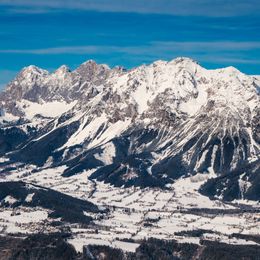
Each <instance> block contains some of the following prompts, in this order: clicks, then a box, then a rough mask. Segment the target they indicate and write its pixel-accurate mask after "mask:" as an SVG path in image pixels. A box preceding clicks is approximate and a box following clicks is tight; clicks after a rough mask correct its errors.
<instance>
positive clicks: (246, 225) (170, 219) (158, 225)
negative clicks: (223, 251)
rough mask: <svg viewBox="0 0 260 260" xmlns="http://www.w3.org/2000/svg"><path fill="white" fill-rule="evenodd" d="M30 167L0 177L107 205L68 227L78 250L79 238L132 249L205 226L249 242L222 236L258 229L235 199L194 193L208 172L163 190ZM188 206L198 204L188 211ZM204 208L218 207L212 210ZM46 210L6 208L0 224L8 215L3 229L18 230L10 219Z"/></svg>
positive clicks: (216, 235) (23, 219)
mask: <svg viewBox="0 0 260 260" xmlns="http://www.w3.org/2000/svg"><path fill="white" fill-rule="evenodd" d="M33 168H34V167H33V166H32V167H30V166H27V169H21V170H20V171H13V172H10V173H9V174H8V175H6V176H5V178H4V179H1V181H10V180H23V181H26V182H29V183H34V184H37V185H41V186H44V187H48V188H52V189H54V190H57V191H60V192H63V193H66V194H68V195H70V196H74V197H77V198H81V199H85V200H89V201H91V202H93V203H95V204H97V205H99V206H102V207H107V208H109V209H110V212H109V213H108V214H107V215H105V217H104V218H98V216H94V219H95V221H94V222H95V224H96V226H93V227H84V228H82V227H80V226H73V227H72V234H73V236H72V238H71V239H70V240H69V242H70V243H71V244H73V245H74V246H75V247H76V249H77V250H78V251H81V250H82V247H83V245H85V244H102V245H110V246H113V247H116V248H122V249H123V250H127V251H134V250H135V248H136V247H137V246H138V241H139V240H141V239H144V238H148V237H155V238H161V239H176V240H178V241H179V242H189V243H199V241H200V238H196V237H189V236H180V235H179V234H175V233H176V232H181V231H192V230H197V229H203V230H210V231H211V232H213V233H211V234H207V232H206V231H205V233H204V235H203V238H205V239H208V240H217V241H223V242H226V243H233V244H250V243H251V244H254V243H255V242H253V241H250V240H249V241H246V240H243V239H236V238H232V239H230V238H229V237H228V236H229V235H230V234H232V233H241V234H248V235H252V234H258V235H259V234H260V225H259V223H258V221H259V219H260V214H259V213H251V212H250V213H247V212H239V213H236V212H234V210H235V209H238V207H239V206H240V204H239V202H235V203H229V204H225V203H223V202H222V201H220V200H214V201H213V200H210V199H209V198H208V197H205V196H202V195H201V194H199V192H198V189H199V187H200V186H201V184H203V183H204V182H205V181H206V179H207V178H210V177H213V176H212V174H208V176H206V177H205V175H204V176H203V177H202V176H200V175H198V176H196V177H189V178H183V179H179V180H177V181H176V182H175V183H174V184H173V185H171V186H169V189H168V190H161V189H158V188H157V189H156V188H146V189H140V188H136V187H131V188H123V187H122V188H117V187H113V186H111V185H109V184H105V183H102V182H94V181H90V180H88V176H89V175H90V174H91V171H88V172H84V173H82V174H79V175H75V176H72V177H69V178H64V177H62V176H61V173H62V172H63V171H64V169H65V167H64V166H63V167H58V168H55V169H44V170H42V171H40V172H36V173H31V170H32V169H33ZM31 196H33V194H31ZM7 199H12V198H7ZM30 199H31V197H28V200H30ZM240 202H241V201H240ZM242 202H243V203H244V204H248V205H251V207H254V208H256V209H257V208H259V207H260V205H259V203H257V202H254V203H253V202H250V201H245V200H244V201H242ZM194 208H195V209H198V208H201V209H204V210H202V211H201V212H193V211H192V209H194ZM207 209H209V210H212V209H214V210H216V211H217V210H218V211H219V212H218V213H216V214H213V213H210V212H209V211H207ZM21 211H22V210H21V209H20V212H21ZM27 211H28V210H27ZM46 214H47V213H46V211H44V210H42V209H39V210H36V211H34V212H26V211H25V212H24V213H22V214H21V215H19V216H14V217H10V216H11V210H10V212H9V211H7V210H5V211H3V212H0V225H3V222H5V221H4V220H5V219H6V220H8V221H7V222H5V223H4V225H5V226H6V227H5V232H8V233H12V232H23V230H21V228H19V227H17V225H16V224H15V223H21V224H25V223H28V222H30V223H31V222H32V223H35V222H37V223H41V221H43V220H44V219H46V218H47V215H46ZM1 221H2V222H1ZM35 230H37V229H35ZM122 239H133V240H136V241H137V242H136V243H131V242H123V241H122ZM120 240H121V241H120Z"/></svg>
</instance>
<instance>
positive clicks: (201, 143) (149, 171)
mask: <svg viewBox="0 0 260 260" xmlns="http://www.w3.org/2000/svg"><path fill="white" fill-rule="evenodd" d="M259 87H260V84H259V79H258V78H257V77H252V76H247V75H245V74H243V73H241V72H240V71H238V70H237V69H235V68H233V67H227V68H224V69H217V70H206V69H205V68H203V67H201V66H200V65H199V64H198V63H197V62H195V61H193V60H191V59H189V58H177V59H175V60H173V61H170V62H166V61H156V62H154V63H152V64H150V65H147V66H146V65H144V66H140V67H137V68H134V69H132V70H129V71H125V70H124V69H122V68H119V67H118V68H113V69H110V68H109V67H107V66H106V65H98V64H96V63H95V62H94V61H88V62H86V63H83V64H82V65H81V66H80V67H79V68H78V69H76V70H75V71H73V72H70V71H69V69H68V68H67V67H65V66H62V67H61V68H59V69H58V70H57V71H56V72H54V73H52V74H50V73H48V72H46V71H44V70H41V69H39V68H36V67H32V66H30V67H28V68H26V69H24V70H22V72H21V73H20V74H19V75H18V76H17V78H16V79H15V80H14V81H12V82H11V83H10V84H9V85H8V86H7V88H6V90H5V91H4V92H3V93H2V94H1V97H0V100H1V103H2V107H3V109H4V110H5V111H6V112H7V113H9V114H12V115H13V116H20V117H22V118H21V119H20V125H19V126H18V123H17V122H16V123H14V122H13V124H14V125H16V130H17V131H23V132H25V134H26V136H27V138H26V137H25V138H24V136H23V132H21V133H20V135H21V138H20V139H21V141H20V142H18V144H13V142H14V141H13V139H12V138H13V133H10V128H8V124H10V123H5V124H4V125H3V130H2V131H3V133H2V136H3V137H1V138H2V139H3V140H4V141H3V142H4V143H5V147H6V148H5V149H3V150H4V151H5V152H7V151H8V152H10V153H9V156H10V158H11V161H12V162H23V163H32V164H36V165H37V166H38V167H54V166H57V165H66V169H65V171H64V173H63V175H64V176H71V175H74V174H78V173H81V172H83V171H85V170H89V169H92V170H93V169H94V172H93V174H92V175H91V176H90V178H92V179H97V180H101V181H105V182H110V183H112V184H114V185H117V186H121V185H126V186H130V185H138V186H142V187H146V186H160V187H165V185H166V186H167V184H168V183H172V182H173V181H174V180H176V179H178V178H180V177H182V176H186V175H189V174H196V173H204V172H211V173H212V174H216V175H218V176H231V173H233V172H236V173H237V175H238V176H240V175H241V178H237V179H235V180H234V185H233V187H232V188H230V189H233V193H232V194H233V195H232V196H231V197H232V198H239V196H241V195H239V194H241V193H240V187H241V185H240V186H239V183H241V180H243V181H247V182H250V187H249V188H248V192H249V193H248V194H250V192H251V193H252V190H255V189H256V188H257V187H258V186H257V185H258V182H257V178H255V176H256V175H257V174H258V175H259V151H260V127H259V118H260V107H259ZM28 104H29V105H28ZM51 104H52V105H53V106H54V107H53V108H52V107H51ZM55 106H56V108H55ZM46 107H48V109H46ZM32 110H33V113H32ZM48 110H49V111H50V112H52V113H48ZM36 114H40V115H41V117H40V118H39V116H36ZM42 117H45V118H42ZM46 117H47V118H46ZM23 118H24V119H23ZM21 122H22V123H21ZM28 126H30V127H33V130H32V129H30V131H29V130H28ZM6 136H12V138H10V140H11V141H10V142H9V143H11V145H9V144H8V143H7V141H6V140H7V137H6ZM16 143H17V142H16ZM10 147H11V148H10ZM17 148H19V149H17ZM252 163H254V167H251V164H252ZM255 165H256V166H255ZM241 169H243V170H241ZM247 169H248V172H247ZM245 172H246V173H247V174H244V173H245ZM242 174H244V175H242ZM252 176H253V177H252ZM227 178H229V177H227ZM220 179H221V178H220ZM221 180H223V179H221ZM227 183H228V181H227ZM250 189H251V191H250ZM211 195H212V194H211ZM213 195H214V194H213ZM217 195H218V196H220V195H223V194H219V193H218V194H217ZM243 196H245V197H246V196H247V193H246V192H245V193H244V194H243ZM223 197H224V198H225V196H223Z"/></svg>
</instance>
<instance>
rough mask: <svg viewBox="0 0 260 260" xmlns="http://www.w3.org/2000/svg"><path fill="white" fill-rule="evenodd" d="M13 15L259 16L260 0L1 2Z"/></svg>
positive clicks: (49, 0)
mask: <svg viewBox="0 0 260 260" xmlns="http://www.w3.org/2000/svg"><path fill="white" fill-rule="evenodd" d="M0 5H2V6H4V5H5V6H7V7H9V11H11V12H21V13H29V12H32V13H37V12H51V11H57V10H66V9H69V10H71V9H73V10H90V11H101V12H133V13H144V14H148V13H149V14H151V13H153V14H170V15H184V16H186V15H198V16H216V17H221V16H223V17H224V16H240V15H251V14H259V12H260V5H259V1H258V0H247V1H244V0H236V1H234V0H215V1H212V0H160V1H158V0H88V1H85V0H77V1H75V0H45V1H35V0H12V1H11V0H2V1H1V2H0Z"/></svg>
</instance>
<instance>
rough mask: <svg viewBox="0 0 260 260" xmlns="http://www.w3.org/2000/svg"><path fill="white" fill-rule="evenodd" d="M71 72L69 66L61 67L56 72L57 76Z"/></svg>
mask: <svg viewBox="0 0 260 260" xmlns="http://www.w3.org/2000/svg"><path fill="white" fill-rule="evenodd" d="M69 72H71V70H70V68H69V67H68V66H67V65H62V66H60V67H59V68H58V69H57V70H55V71H54V74H56V75H64V74H66V73H69Z"/></svg>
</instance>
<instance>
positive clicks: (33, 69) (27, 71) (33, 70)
mask: <svg viewBox="0 0 260 260" xmlns="http://www.w3.org/2000/svg"><path fill="white" fill-rule="evenodd" d="M19 74H22V75H24V76H27V75H32V74H38V75H48V74H49V72H48V71H47V70H44V69H41V68H39V67H37V66H35V65H29V66H27V67H24V68H23V69H22V70H21V72H20V73H19ZM19 74H18V75H19Z"/></svg>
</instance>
